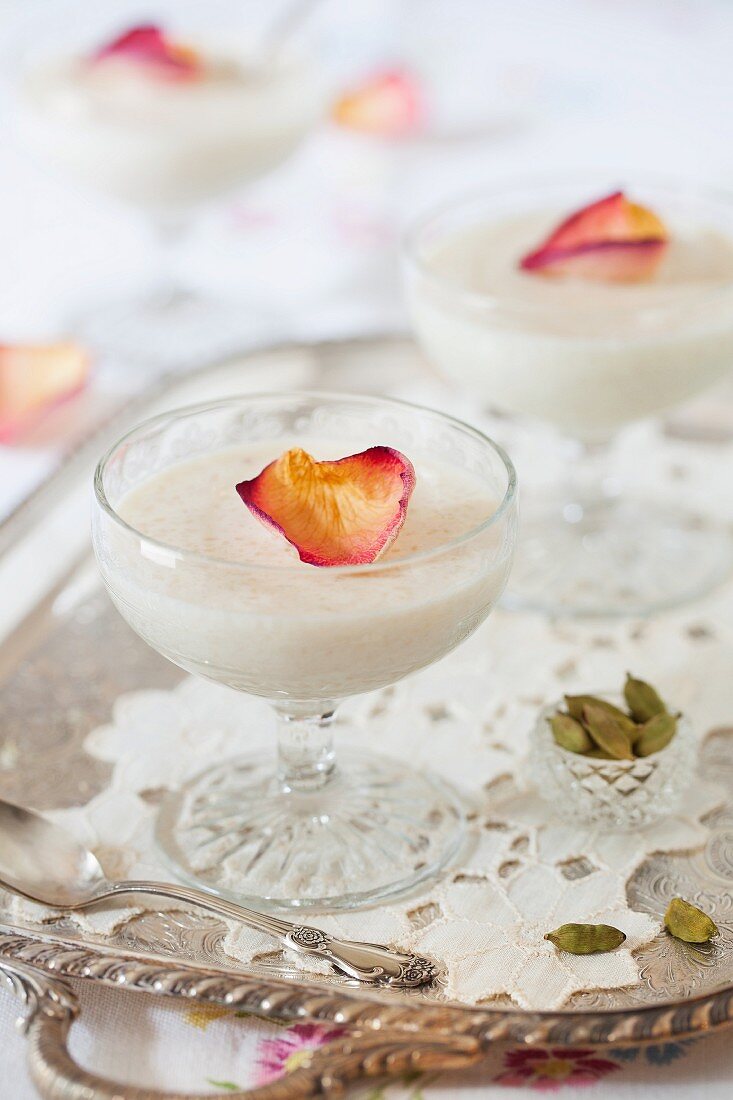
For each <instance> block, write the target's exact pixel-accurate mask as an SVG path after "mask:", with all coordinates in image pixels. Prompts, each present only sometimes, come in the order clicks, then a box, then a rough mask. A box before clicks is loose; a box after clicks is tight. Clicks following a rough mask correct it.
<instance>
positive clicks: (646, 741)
mask: <svg viewBox="0 0 733 1100" xmlns="http://www.w3.org/2000/svg"><path fill="white" fill-rule="evenodd" d="M676 733H677V719H676V717H675V716H674V714H655V715H654V717H653V718H650V719H649V721H648V722H645V723H644V725H643V726H641V733H640V735H639V737H638V739H637V740H636V742H635V743H634V752H635V753H636V755H637V756H651V755H652V753H653V752H659V751H660V750H661V749H664V748H666V747H667V745H668V744H669V743H670V741H671V740H672V738H673V737H674V735H675V734H676Z"/></svg>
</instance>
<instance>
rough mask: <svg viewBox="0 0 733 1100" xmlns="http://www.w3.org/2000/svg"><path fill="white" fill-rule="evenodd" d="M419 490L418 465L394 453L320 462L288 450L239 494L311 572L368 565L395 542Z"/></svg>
mask: <svg viewBox="0 0 733 1100" xmlns="http://www.w3.org/2000/svg"><path fill="white" fill-rule="evenodd" d="M414 486H415V471H414V469H413V466H412V463H411V462H410V461H409V460H408V459H407V458H405V456H404V455H403V454H401V453H400V452H399V451H396V450H395V449H394V448H393V447H369V448H368V449H367V450H366V451H361V452H360V453H359V454H355V455H350V456H349V457H347V458H340V459H337V460H336V461H326V462H318V461H316V459H315V458H313V457H312V455H310V454H308V452H307V451H304V450H302V449H301V448H299V447H295V448H293V449H292V450H289V451H286V452H285V454H283V455H281V456H280V458H278V459H276V460H275V461H274V462H271V463H270V464H269V465H268V466H266V467H265V469H264V470H263V471H262V472H261V473H260V474H258V476H257V477H255V478H253V479H252V480H251V481H242V482H240V483H239V485H237V487H236V488H237V492H238V493H239V496H240V497H241V499H242V500H243V502H244V503H245V504H246V505H247V507H248V508H249V510H250V512H251V513H252V514H253V515H254V516H256V517H257V519H259V520H260V521H261V522H262V523H264V524H265V525H266V526H267V527H270V528H272V529H273V530H275V531H277V532H278V533H279V534H281V535H282V536H283V537H284V538H285V539H287V541H288V542H289V543H291V545H292V546H294V547H295V549H296V550H297V551H298V556H299V557H300V560H301V561H303V562H306V563H307V564H308V565H317V566H343V565H365V564H369V563H370V562H373V561H376V559H377V558H378V557H379V556H380V555H381V554H383V553H384V552H385V551H386V550H387V549H388V548H389V547H390V546H391V545H392V543H393V542H394V540H395V539H396V537H397V535H398V534H399V531H400V528H401V527H402V524H403V523H404V521H405V516H406V513H407V505H408V503H409V500H410V496H411V494H412V490H413V488H414Z"/></svg>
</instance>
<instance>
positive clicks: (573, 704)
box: [565, 695, 633, 725]
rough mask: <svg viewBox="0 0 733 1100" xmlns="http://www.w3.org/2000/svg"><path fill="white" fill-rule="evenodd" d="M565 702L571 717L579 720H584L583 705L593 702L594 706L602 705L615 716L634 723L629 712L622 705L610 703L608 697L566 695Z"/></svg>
mask: <svg viewBox="0 0 733 1100" xmlns="http://www.w3.org/2000/svg"><path fill="white" fill-rule="evenodd" d="M565 703H566V705H567V708H568V713H569V714H570V715H571V717H573V718H575V720H576V721H577V722H582V721H583V707H585V706H586V705H587V704H588V703H592V704H593V706H596V707H602V708H603V709H604V710H607V711H608V713H609V714H612V715H613V716H614V718H618V719H619V721H621V720H622V719H624V720H625V721H627V722H629V723H630V724H631V725H633V722H632V721H631V719H630V718H629V716H628V714H624V712H623V711H622V710H621V708H620V707H616V706H614V705H613V703H609V702H608V700H607V699H598V698H597V697H596V696H595V695H566V696H565Z"/></svg>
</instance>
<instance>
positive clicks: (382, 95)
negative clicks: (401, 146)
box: [333, 71, 423, 137]
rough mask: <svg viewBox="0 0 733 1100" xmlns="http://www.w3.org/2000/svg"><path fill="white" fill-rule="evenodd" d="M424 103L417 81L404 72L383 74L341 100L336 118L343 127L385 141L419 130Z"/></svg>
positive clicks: (343, 96) (337, 106)
mask: <svg viewBox="0 0 733 1100" xmlns="http://www.w3.org/2000/svg"><path fill="white" fill-rule="evenodd" d="M422 114H423V111H422V102H421V97H420V91H419V88H418V85H417V83H416V81H415V80H414V79H413V78H412V77H411V76H410V75H409V74H408V73H403V72H397V71H395V72H386V73H379V74H378V75H376V76H372V77H370V79H369V80H367V81H366V82H365V83H364V84H362V85H361V86H360V87H358V88H355V89H353V90H352V91H349V92H346V93H345V94H344V95H342V96H341V98H340V99H339V100H337V102H336V104H335V106H334V108H333V117H334V120H335V121H336V122H338V123H339V125H340V126H345V127H347V128H348V129H350V130H361V131H363V132H366V133H370V134H379V135H381V136H383V137H400V136H402V135H404V134H408V133H410V132H411V131H413V130H415V129H417V128H418V126H419V124H420V122H421V119H422Z"/></svg>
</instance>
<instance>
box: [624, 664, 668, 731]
mask: <svg viewBox="0 0 733 1100" xmlns="http://www.w3.org/2000/svg"><path fill="white" fill-rule="evenodd" d="M624 698H625V700H626V704H627V706H628V708H629V710H630V711H631V714H632V717H633V718H634V721H636V722H648V721H649V719H650V718H654V717H655V715H657V714H666V713H667V708H666V707H665V705H664V703H663V702H662V700H661V699H660V697H659V695H658V694H657V692H656V691H655V690H654V688H653V687H652V686H651V684H647V683H646V681H645V680H636V679H635V678H634V677H633V676H632V675H631V673H630V672H627V673H626V683H625V684H624Z"/></svg>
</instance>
